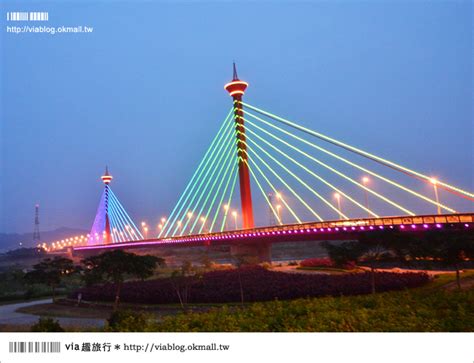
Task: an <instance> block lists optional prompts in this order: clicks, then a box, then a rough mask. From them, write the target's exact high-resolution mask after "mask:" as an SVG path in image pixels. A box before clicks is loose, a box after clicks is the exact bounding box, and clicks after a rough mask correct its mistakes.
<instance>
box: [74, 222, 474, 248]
mask: <svg viewBox="0 0 474 363" xmlns="http://www.w3.org/2000/svg"><path fill="white" fill-rule="evenodd" d="M473 222H474V213H457V214H442V215H421V216H415V217H404V216H402V217H384V218H362V219H351V220H345V221H342V220H337V221H327V222H310V223H302V224H286V225H282V226H270V227H258V228H252V229H243V230H236V231H228V232H216V233H211V234H197V235H190V236H182V237H173V238H163V239H159V240H157V239H150V240H141V241H140V240H138V241H129V242H122V243H112V244H106V245H105V244H102V245H94V246H78V247H73V251H84V250H95V249H108V248H120V247H140V246H153V245H170V244H175V243H186V242H206V241H222V240H234V239H238V238H248V237H272V236H277V235H280V236H281V235H286V234H288V235H295V234H314V233H321V232H323V233H324V232H326V233H328V232H329V233H340V232H360V231H371V230H374V229H376V228H379V229H384V228H393V227H395V226H398V227H399V228H401V229H407V230H411V229H416V228H417V226H420V225H422V226H423V228H424V229H429V228H430V225H431V228H433V227H434V228H442V225H443V224H463V223H464V225H465V227H470V224H471V223H473Z"/></svg>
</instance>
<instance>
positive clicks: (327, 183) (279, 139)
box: [247, 120, 415, 217]
mask: <svg viewBox="0 0 474 363" xmlns="http://www.w3.org/2000/svg"><path fill="white" fill-rule="evenodd" d="M247 122H248V123H249V124H251V125H252V126H254V127H256V128H257V129H259V130H260V131H262V132H264V133H266V134H267V135H269V136H271V137H272V138H274V139H275V140H278V141H280V142H281V143H283V144H284V145H286V146H288V147H290V148H292V149H293V150H295V151H297V152H299V153H300V154H302V155H304V156H306V157H307V158H309V159H311V160H313V161H314V162H316V163H318V164H319V165H322V166H324V167H325V168H327V169H329V170H331V171H332V172H333V173H335V174H337V175H339V176H341V177H342V178H344V179H346V180H348V181H350V182H351V183H353V184H355V185H357V186H358V187H360V188H362V189H364V190H366V191H368V192H370V193H371V194H373V195H375V196H376V197H378V198H380V199H382V200H383V201H385V202H387V203H389V204H391V205H393V206H394V207H396V208H398V209H400V210H401V211H403V212H405V213H407V214H410V215H415V214H414V213H413V212H412V211H410V210H408V209H406V208H404V207H403V206H401V205H400V204H398V203H396V202H394V201H393V200H391V199H388V198H386V197H385V196H383V195H381V194H379V193H377V192H376V191H374V190H372V189H370V188H367V187H366V186H365V185H363V184H360V183H359V182H358V181H356V180H354V179H352V178H350V177H348V176H347V175H345V174H344V173H341V172H340V171H338V170H336V169H334V168H333V167H331V166H329V165H327V164H325V163H323V162H322V161H320V160H318V159H316V158H315V157H313V156H311V155H309V154H307V153H306V152H304V151H302V150H300V149H299V148H297V147H295V146H293V145H291V144H289V143H287V142H286V141H284V140H282V139H281V138H279V137H278V136H275V135H273V134H272V133H270V132H268V131H266V130H264V129H262V128H261V127H259V126H257V125H255V124H254V123H253V122H251V121H248V120H247ZM253 134H254V135H255V136H256V137H258V138H259V139H261V140H262V141H263V142H265V143H266V144H267V145H269V146H270V147H272V148H273V149H275V150H276V151H277V152H279V153H280V154H282V155H283V156H285V157H286V158H288V159H289V160H291V161H292V162H294V163H295V164H297V165H298V166H300V167H301V168H303V169H304V170H306V171H307V172H308V173H310V174H311V175H313V176H314V177H315V178H317V179H318V180H320V181H322V182H323V183H325V184H326V185H328V186H330V187H331V188H332V189H334V190H336V191H337V192H339V193H341V194H342V195H344V196H345V197H346V198H347V199H349V200H350V201H351V202H353V203H354V204H356V205H357V206H359V207H360V208H361V209H363V210H365V211H366V212H369V213H371V214H372V215H373V216H375V217H377V215H376V214H375V213H374V212H372V211H371V210H370V209H368V208H366V207H365V206H364V205H362V204H360V203H359V202H357V201H356V200H355V199H353V198H351V197H350V196H348V195H347V194H345V193H344V192H342V191H341V190H339V189H338V188H337V187H335V186H334V185H332V184H331V183H329V182H327V181H326V180H325V179H323V178H321V177H320V176H319V175H317V174H315V173H314V172H312V171H311V170H309V169H308V168H306V167H304V166H303V165H302V164H301V163H299V162H297V161H296V160H295V159H294V158H292V157H291V156H289V155H287V154H285V153H284V152H282V151H281V150H280V149H278V148H276V147H274V145H273V144H272V143H270V142H268V141H266V140H264V139H262V138H261V137H260V136H258V135H257V134H255V133H253Z"/></svg>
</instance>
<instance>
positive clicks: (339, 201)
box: [334, 193, 343, 219]
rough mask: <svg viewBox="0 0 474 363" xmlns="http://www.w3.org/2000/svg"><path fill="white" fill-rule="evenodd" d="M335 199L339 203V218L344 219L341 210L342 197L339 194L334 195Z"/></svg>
mask: <svg viewBox="0 0 474 363" xmlns="http://www.w3.org/2000/svg"><path fill="white" fill-rule="evenodd" d="M334 198H336V201H337V210H338V211H339V218H340V219H343V217H342V209H341V195H340V194H339V193H334Z"/></svg>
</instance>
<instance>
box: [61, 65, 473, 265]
mask: <svg viewBox="0 0 474 363" xmlns="http://www.w3.org/2000/svg"><path fill="white" fill-rule="evenodd" d="M247 86H248V84H247V83H246V82H244V81H241V80H240V79H239V78H238V76H237V71H236V68H235V65H234V76H233V79H232V81H231V82H229V83H228V84H226V85H225V89H226V90H227V91H228V92H229V94H230V96H231V97H232V98H233V105H232V108H231V109H230V110H229V111H228V113H227V115H226V117H225V118H224V121H223V122H222V125H221V127H220V129H219V130H218V132H217V134H216V135H215V137H214V139H213V140H212V142H211V144H210V146H209V148H208V149H207V151H206V152H205V154H204V156H203V158H202V159H201V161H200V163H199V164H198V166H197V168H196V170H195V171H194V174H193V175H192V177H191V179H190V180H189V182H188V184H187V185H186V187H185V188H184V191H183V192H182V194H181V195H180V196H179V198H178V199H177V202H176V205H175V206H174V208H173V209H172V210H171V211H170V213H169V214H168V215H167V216H166V217H164V218H162V220H161V223H160V224H159V226H158V227H159V229H158V231H157V232H156V235H154V236H153V238H149V236H148V234H149V233H148V232H149V231H148V227H147V226H144V227H143V228H142V230H140V228H138V227H137V226H136V225H135V224H134V222H133V220H132V219H131V218H130V217H129V215H128V214H127V212H126V211H125V209H124V207H123V206H122V205H121V203H120V201H119V199H118V198H117V197H116V196H115V194H114V193H113V192H112V190H111V188H110V186H109V183H110V182H111V180H112V176H111V175H109V173H108V171H107V170H106V173H105V175H104V176H103V177H102V180H103V181H104V183H105V189H104V192H103V195H102V198H101V202H100V204H99V208H98V210H97V215H96V218H95V221H94V225H93V227H92V230H91V233H90V234H89V235H88V236H87V238H85V239H84V241H86V240H87V243H82V245H79V244H76V243H72V244H71V243H69V246H72V247H74V252H75V253H80V252H81V251H84V252H85V251H89V252H92V251H97V252H99V251H103V250H108V249H114V248H127V249H128V248H142V247H152V246H153V247H160V246H169V245H182V246H189V245H200V244H201V245H203V244H204V245H206V244H207V245H209V244H231V245H232V246H233V247H232V248H233V249H234V252H235V253H239V252H242V251H245V252H246V253H251V254H255V255H258V256H259V257H260V259H261V260H268V259H269V256H270V245H271V243H274V242H280V241H293V240H294V241H297V240H308V239H309V240H327V239H338V240H344V239H356V238H357V237H358V235H359V234H360V233H367V232H370V231H373V230H378V229H385V228H389V229H398V230H402V231H406V232H407V233H423V232H424V231H427V230H430V229H444V230H445V229H459V228H462V229H473V227H474V213H472V211H473V205H474V194H473V193H472V192H469V191H467V190H465V189H464V188H463V187H460V186H457V185H453V184H451V183H448V182H446V181H445V180H444V178H436V177H434V176H432V175H427V174H426V173H424V172H422V171H419V170H415V169H413V168H409V167H406V166H403V165H401V164H399V163H396V162H394V161H391V160H388V159H386V158H382V157H380V156H378V155H375V154H373V153H370V152H367V151H365V150H362V149H360V148H358V147H355V146H352V145H350V144H348V143H345V142H342V141H339V140H337V139H335V138H333V137H329V136H327V135H324V134H322V133H320V132H317V131H314V130H311V129H309V128H307V127H304V126H303V125H301V124H299V123H296V122H294V121H292V120H289V119H287V118H284V117H280V116H278V115H275V114H273V113H271V112H268V111H266V110H264V109H262V108H260V107H256V106H254V105H252V104H248V103H246V102H244V101H243V95H244V92H245V90H246V88H247ZM388 142H389V139H388ZM264 217H265V218H264ZM258 225H260V227H259V226H258ZM150 232H152V231H150ZM150 237H151V236H150ZM80 244H81V243H80ZM67 246H68V243H66V244H64V243H62V244H59V247H60V248H64V247H67Z"/></svg>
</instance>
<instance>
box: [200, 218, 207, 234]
mask: <svg viewBox="0 0 474 363" xmlns="http://www.w3.org/2000/svg"><path fill="white" fill-rule="evenodd" d="M200 219H201V223H202V227H201V230H202V231H204V232H206V230H205V229H204V226H205V224H206V218H205V217H201V218H200Z"/></svg>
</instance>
